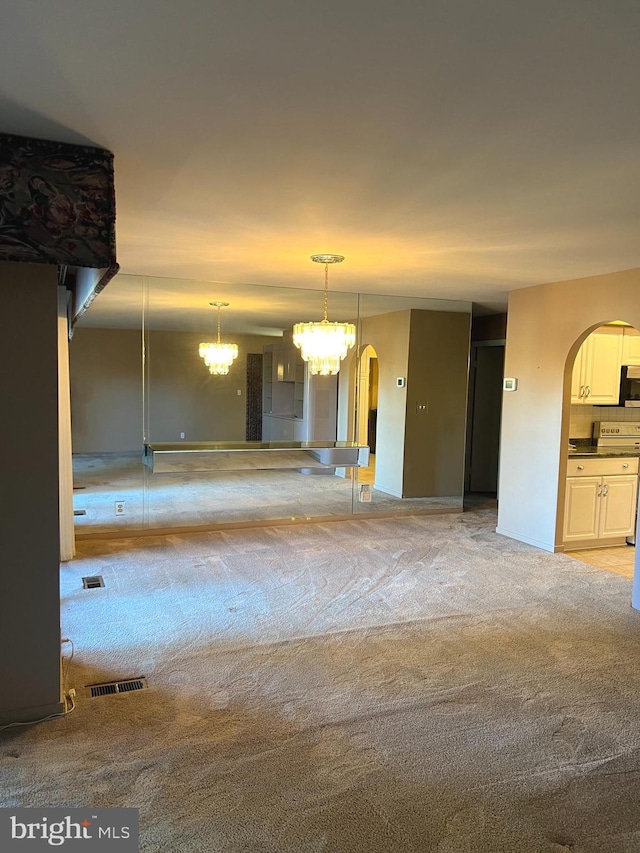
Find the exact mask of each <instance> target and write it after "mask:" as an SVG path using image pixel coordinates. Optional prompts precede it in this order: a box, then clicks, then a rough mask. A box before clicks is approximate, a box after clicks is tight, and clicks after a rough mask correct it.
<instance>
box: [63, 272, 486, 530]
mask: <svg viewBox="0 0 640 853" xmlns="http://www.w3.org/2000/svg"><path fill="white" fill-rule="evenodd" d="M218 301H220V302H227V303H229V304H228V306H226V307H225V308H223V309H222V310H221V340H222V342H226V343H234V344H236V345H237V347H238V356H237V358H236V359H235V360H234V361H233V363H232V364H231V366H230V368H229V372H228V374H226V375H213V374H211V373H210V372H209V370H208V368H207V366H206V364H205V363H204V361H203V359H202V358H201V357H200V355H199V345H200V343H201V342H215V341H216V337H217V329H216V312H215V310H214V309H213V308H212V307H211V306H210V304H209V303H211V302H218ZM321 316H322V292H321V291H310V290H297V289H291V288H275V287H261V286H257V285H229V284H221V283H211V282H194V281H187V280H176V279H163V278H154V277H136V276H117V277H116V278H115V279H114V280H113V281H112V282H111V284H110V285H109V287H108V288H106V289H105V290H104V291H103V292H102V293H101V294H100V296H99V297H98V298H97V299H96V300H95V302H94V304H93V306H92V308H91V309H90V311H88V312H87V314H86V315H85V317H84V318H83V320H82V322H81V323H80V324H79V327H78V328H77V331H76V334H75V335H74V340H73V341H72V344H71V373H72V380H71V384H72V413H73V433H74V471H75V479H76V486H77V487H80V488H79V489H78V491H77V492H76V494H75V500H76V506H77V507H78V508H81V507H80V505H81V504H82V508H84V509H85V510H86V513H85V515H82V516H78V517H77V519H76V521H77V530H78V531H79V532H81V533H82V532H86V533H98V532H101V531H102V532H113V531H118V530H135V529H157V530H160V529H165V528H186V529H188V528H211V527H218V526H221V527H225V526H230V525H235V524H250V523H265V522H271V521H278V520H286V521H293V520H307V519H321V518H336V517H350V516H353V515H356V514H373V513H386V514H395V513H426V512H446V511H461V510H462V495H463V469H464V425H465V417H466V399H467V373H468V354H469V339H470V318H471V304H470V303H461V302H451V301H443V300H430V299H420V298H407V297H393V296H374V295H369V294H353V293H343V292H331V293H330V295H329V319H330V320H337V321H350V322H353V323H355V324H356V328H357V340H356V344H355V346H354V347H353V348H352V349H351V350H350V352H349V354H348V356H347V358H346V359H345V360H344V362H343V363H342V367H341V370H340V372H339V374H338V375H337V376H335V377H314V376H311V375H310V372H309V369H308V366H307V365H306V364H305V363H304V362H302V360H301V358H300V354H299V351H298V350H297V349H296V348H295V347H294V346H293V344H292V341H291V330H292V327H293V325H294V323H296V322H306V321H314V320H319V319H320V318H321ZM116 353H119V355H115V354H116ZM309 442H312V443H315V444H316V445H317V444H323V445H327V446H328V445H329V444H331V443H335V442H338V443H340V442H342V443H345V442H346V443H350V444H357V445H361V446H363V447H366V448H369V449H370V451H371V452H370V454H366V453H363V454H361V455H360V459H359V464H357V465H353V464H351V463H350V464H349V465H345V466H343V467H340V465H339V461H338V462H335V461H332V460H330V461H332V462H333V464H326V459H325V462H324V463H323V461H322V460H323V458H324V457H323V456H322V453H320V451H318V450H317V449H315V450H312V452H311V453H310V452H309V450H308V448H307V447H305V446H303V445H304V444H305V443H309ZM229 443H233V444H237V445H240V446H241V447H249V448H251V450H252V451H254V450H255V448H257V447H258V445H262V446H264V447H265V448H266V447H268V451H269V452H267V453H253V452H252V454H251V455H250V457H247V455H246V454H244V457H245V458H244V459H243V460H242V464H240V463H239V462H237V461H236V460H239V459H240V456H241V455H242V454H236V455H235V456H230V454H229V452H228V445H229ZM247 443H248V444H247ZM214 445H215V447H216V454H212V453H211V452H210V451H211V448H212V447H213V446H214ZM150 446H152V447H160V446H163V447H171V448H172V449H173V451H174V452H173V451H172V452H173V455H172V463H171V465H170V466H168V467H167V466H164V467H163V466H162V465H156V466H154V465H150V464H149V459H148V458H147V460H146V464H145V461H144V454H145V448H147V449H148V448H149V447H150ZM241 447H239V448H238V449H241ZM203 450H204V451H206V453H204V454H203V452H202V451H203ZM274 451H277V453H276V452H274ZM323 452H324V451H323ZM205 457H206V458H205ZM318 457H320V459H318ZM247 458H250V460H251V461H250V462H249V463H247ZM247 466H248V467H247ZM83 486H84V488H82V487H83ZM122 501H124V502H125V505H124V513H121V514H118V513H117V504H118V503H119V502H120V503H121V502H122Z"/></svg>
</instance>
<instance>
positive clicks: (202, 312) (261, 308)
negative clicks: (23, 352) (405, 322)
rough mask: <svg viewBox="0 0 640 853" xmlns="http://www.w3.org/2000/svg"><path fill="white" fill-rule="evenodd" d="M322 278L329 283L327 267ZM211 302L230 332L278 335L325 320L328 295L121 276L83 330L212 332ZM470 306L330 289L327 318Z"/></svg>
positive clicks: (100, 297) (214, 313)
mask: <svg viewBox="0 0 640 853" xmlns="http://www.w3.org/2000/svg"><path fill="white" fill-rule="evenodd" d="M332 272H334V270H333V269H332ZM319 273H320V274H321V278H322V281H324V267H321V268H320V269H319ZM331 281H333V278H332V277H331V276H330V282H331ZM212 302H227V303H228V305H227V306H226V307H225V308H223V309H222V312H221V315H220V317H221V324H222V329H223V332H225V333H230V332H234V333H236V334H245V335H274V336H279V335H282V334H283V332H291V330H292V327H293V324H294V323H299V322H307V321H309V320H314V321H315V320H321V319H322V309H323V295H322V294H321V293H318V292H317V291H315V290H304V289H301V288H295V289H294V288H285V287H271V286H264V285H255V284H224V283H220V282H206V281H188V280H187V281H185V280H181V279H173V278H163V277H159V278H158V277H153V276H133V275H126V274H123V273H121V274H120V275H117V276H116V277H115V278H114V279H113V280H112V281H111V282H110V284H109V286H108V287H107V288H105V289H104V290H103V291H101V292H100V293H99V294H98V296H97V297H96V299H95V301H94V302H93V303H92V304H91V307H90V309H89V310H88V311H86V312H85V313H84V314H83V315H82V316H81V317H80V320H79V323H78V325H80V326H83V327H93V328H106V329H110V328H128V329H140V328H141V327H142V323H143V319H142V318H143V314H144V327H145V328H147V329H164V330H169V331H171V330H174V331H199V332H205V331H206V332H211V331H213V330H215V329H216V324H217V311H216V310H215V309H214V308H212V307H211V303H212ZM471 307H472V306H471V303H470V302H462V301H453V300H450V299H423V298H421V297H417V296H398V295H393V296H385V295H382V294H377V293H374V294H360V295H358V294H356V293H346V292H344V291H335V290H333V289H331V288H330V290H329V298H328V317H329V320H334V321H339V322H349V321H353V322H356V320H357V319H358V318H363V317H371V316H373V315H376V314H389V313H391V312H393V311H403V310H405V309H408V308H418V309H423V310H429V311H459V312H467V313H470V312H471Z"/></svg>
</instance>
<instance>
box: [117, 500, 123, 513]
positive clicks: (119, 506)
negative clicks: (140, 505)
mask: <svg viewBox="0 0 640 853" xmlns="http://www.w3.org/2000/svg"><path fill="white" fill-rule="evenodd" d="M116 515H124V501H116Z"/></svg>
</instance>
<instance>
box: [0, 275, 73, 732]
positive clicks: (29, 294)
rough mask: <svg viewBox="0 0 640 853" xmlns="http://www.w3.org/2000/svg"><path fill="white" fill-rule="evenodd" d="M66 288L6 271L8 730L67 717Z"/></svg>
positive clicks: (53, 279)
mask: <svg viewBox="0 0 640 853" xmlns="http://www.w3.org/2000/svg"><path fill="white" fill-rule="evenodd" d="M57 284H58V283H57V269H56V267H55V266H54V265H44V264H43V265H40V264H12V263H6V262H5V263H0V287H1V288H2V319H1V320H0V324H1V329H0V362H1V363H2V365H3V369H2V372H1V374H0V386H1V388H2V400H3V404H4V405H3V412H4V413H5V416H4V417H3V418H1V419H0V442H1V443H2V447H3V450H4V453H3V460H2V489H3V494H4V501H3V507H2V513H0V539H1V540H2V568H1V570H0V571H1V572H2V582H1V594H0V626H1V630H2V637H3V643H2V644H1V645H0V670H1V671H2V681H1V688H0V724H3V723H11V722H14V721H18V720H34V719H38V718H40V717H43V716H45V715H47V714H53V713H58V712H60V711H61V710H62V705H61V702H60V580H59V568H60V535H59V527H58V286H57Z"/></svg>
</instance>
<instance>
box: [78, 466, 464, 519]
mask: <svg viewBox="0 0 640 853" xmlns="http://www.w3.org/2000/svg"><path fill="white" fill-rule="evenodd" d="M374 466H375V462H374V463H373V464H372V465H370V466H369V468H366V469H362V470H361V471H359V472H358V473H359V474H362V479H359V480H358V481H357V482H354V481H352V480H350V479H345V478H343V477H339V476H336V475H326V474H311V475H308V474H302V473H299V472H298V471H296V470H277V471H273V470H271V471H225V472H220V473H215V474H212V473H210V472H206V473H196V472H181V473H179V474H176V473H171V474H153V473H152V472H151V471H149V469H148V468H146V467H145V466H144V465H143V464H142V461H141V456H140V455H139V454H137V453H131V454H75V455H74V457H73V470H74V510H76V511H84V514H83V515H78V516H76V518H75V522H76V530H77V532H78V533H79V534H82V533H91V534H94V533H112V532H115V531H118V530H122V531H123V532H124V531H127V532H130V531H131V530H135V529H145V528H165V527H198V526H203V527H204V526H211V525H216V524H221V525H224V524H233V523H242V522H251V521H256V522H264V521H270V520H275V519H308V518H314V517H323V516H332V515H335V516H345V515H350V514H352V513H353V514H355V515H357V514H361V513H375V512H384V513H393V512H407V513H409V512H410V513H414V514H415V513H423V512H434V513H435V512H438V513H440V512H460V511H461V509H462V499H461V497H460V496H454V497H438V498H410V499H409V498H404V499H403V498H396V497H394V496H393V495H389V494H386V493H385V492H382V491H380V490H379V489H375V488H374V486H373V482H374V478H375V467H374ZM361 485H367V486H368V488H369V494H370V496H371V500H370V501H361V500H360V487H361ZM122 501H124V510H125V512H124V514H123V515H116V509H115V507H116V502H122Z"/></svg>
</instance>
